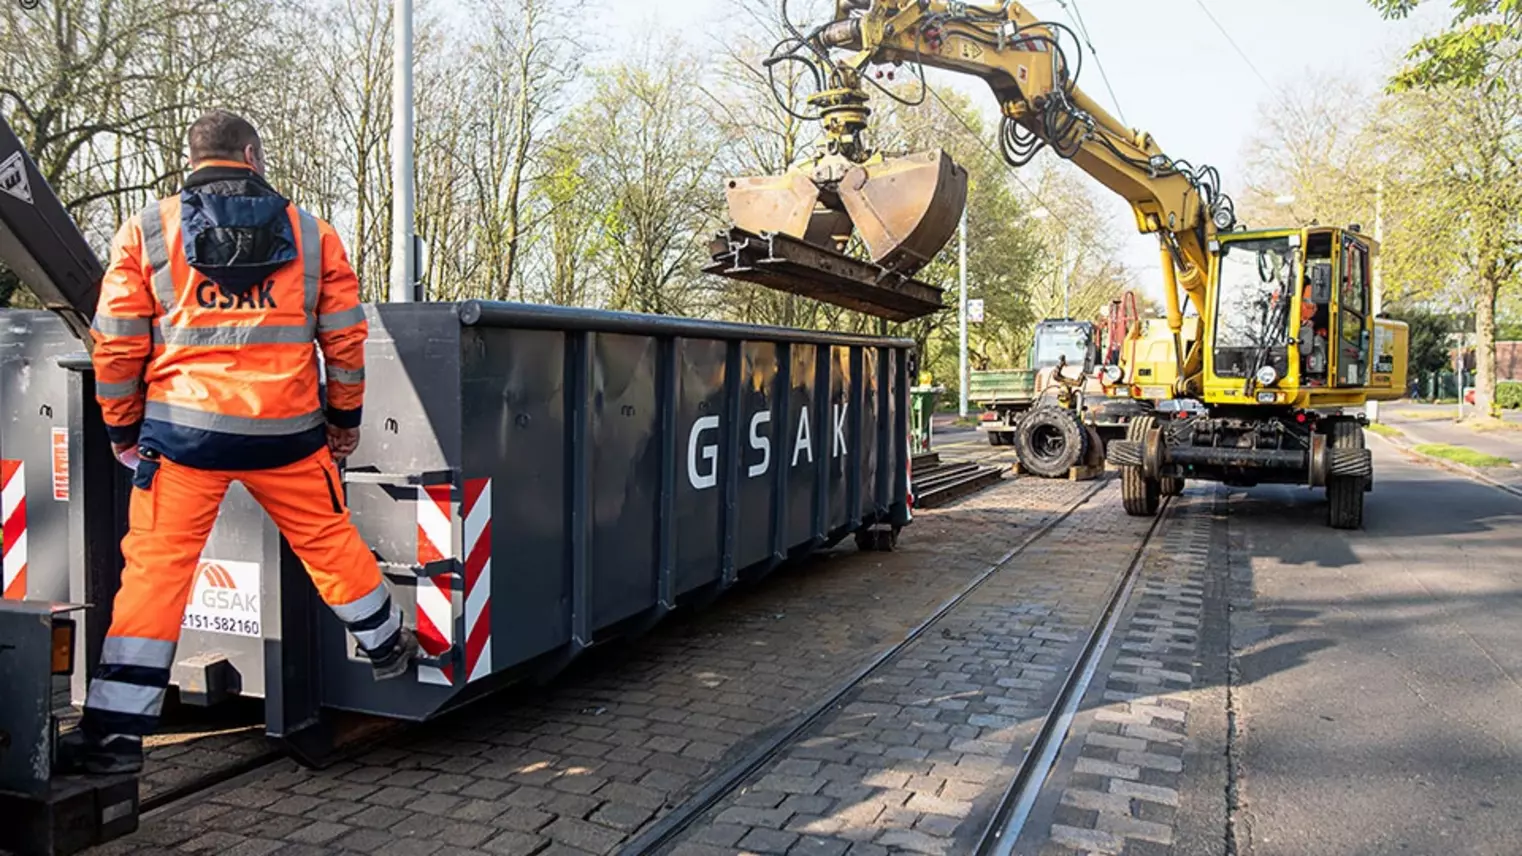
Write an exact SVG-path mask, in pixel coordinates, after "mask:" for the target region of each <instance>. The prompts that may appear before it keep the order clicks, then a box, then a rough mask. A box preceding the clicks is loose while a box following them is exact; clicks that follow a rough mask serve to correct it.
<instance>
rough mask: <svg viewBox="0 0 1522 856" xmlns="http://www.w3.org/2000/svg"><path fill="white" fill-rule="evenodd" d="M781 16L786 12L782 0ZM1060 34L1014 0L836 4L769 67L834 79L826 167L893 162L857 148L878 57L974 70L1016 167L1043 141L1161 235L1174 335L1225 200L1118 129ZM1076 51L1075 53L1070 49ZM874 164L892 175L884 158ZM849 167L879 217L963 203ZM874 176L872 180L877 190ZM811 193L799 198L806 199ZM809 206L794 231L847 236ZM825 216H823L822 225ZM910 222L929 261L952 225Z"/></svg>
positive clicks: (924, 217) (817, 103)
mask: <svg viewBox="0 0 1522 856" xmlns="http://www.w3.org/2000/svg"><path fill="white" fill-rule="evenodd" d="M783 12H784V16H785V14H786V8H785V6H784V10H783ZM788 26H790V27H791V24H789V25H788ZM1065 32H1067V28H1066V27H1065V26H1063V25H1061V24H1058V23H1055V22H1050V21H1042V20H1040V19H1038V18H1037V17H1036V16H1035V15H1033V14H1031V13H1030V11H1029V10H1027V9H1026V8H1025V7H1024V6H1022V5H1020V4H1019V3H1015V2H1008V3H1003V4H1001V5H993V6H980V5H975V4H969V3H959V2H948V0H837V5H836V12H835V16H834V19H833V20H832V21H830V22H828V23H826V24H824V25H822V26H820V27H817V28H815V29H814V30H812V31H811V32H809V33H802V32H797V31H795V33H794V36H795V37H794V38H793V39H790V40H785V41H784V42H783V43H782V44H781V45H779V48H781V49H782V50H781V51H780V52H774V53H773V55H772V57H770V58H769V59H768V60H767V63H768V64H769V65H774V64H776V63H779V62H782V61H794V62H801V63H804V64H806V65H809V66H810V67H811V68H812V69H813V71H814V75H815V77H816V79H819V80H821V81H828V84H827V86H826V88H824V89H822V90H821V91H820V92H817V93H815V94H814V95H813V96H811V97H810V98H809V104H810V105H811V106H813V107H814V108H815V109H816V110H817V112H818V116H817V118H819V120H820V121H821V123H822V125H823V128H824V132H825V135H824V143H823V144H822V146H821V155H820V156H818V157H817V158H816V162H820V163H823V162H828V161H830V160H831V159H835V160H848V161H849V160H853V159H854V160H856V161H866V160H867V159H868V158H875V159H876V160H877V162H878V163H880V164H885V165H892V164H894V163H896V162H897V161H896V160H895V159H890V158H884V157H882V155H880V154H878V153H875V152H871V151H870V150H869V149H867V148H866V146H865V144H864V143H863V137H864V132H865V130H866V128H867V126H868V116H869V113H870V110H869V108H868V107H867V104H868V101H869V97H868V91H867V89H868V87H869V86H872V87H876V88H878V89H880V90H881V93H882V94H883V95H884V96H892V94H893V93H890V92H888V90H886V89H883V88H882V87H881V85H880V84H877V83H876V78H877V76H879V75H880V74H881V70H882V67H883V66H888V65H894V66H899V65H904V64H909V65H911V66H914V67H925V66H928V67H932V68H939V69H944V70H948V71H954V72H958V73H962V74H969V75H973V76H975V77H978V78H981V79H982V80H983V81H984V82H985V83H986V84H987V85H988V87H989V89H990V90H991V91H992V92H993V94H994V96H995V97H996V98H997V99H998V102H999V108H1000V113H1001V116H1002V121H1001V127H1000V130H999V142H1000V148H1001V149H1002V152H1003V154H1004V157H1005V159H1006V160H1007V161H1009V162H1010V164H1011V165H1014V166H1023V165H1024V164H1026V163H1028V162H1029V161H1030V160H1031V158H1033V157H1034V156H1035V155H1036V153H1037V152H1039V151H1040V150H1041V149H1043V148H1050V149H1051V150H1052V151H1054V152H1055V153H1056V154H1057V155H1058V156H1060V157H1063V158H1065V159H1068V160H1071V161H1072V162H1073V163H1074V164H1076V165H1077V166H1078V167H1079V168H1080V169H1082V170H1084V171H1085V172H1086V173H1088V174H1089V175H1091V176H1093V177H1094V178H1095V179H1096V180H1097V181H1099V182H1100V183H1101V184H1103V185H1104V186H1105V187H1107V188H1109V189H1110V190H1112V191H1114V192H1115V193H1116V194H1118V195H1119V196H1121V197H1122V198H1123V199H1125V200H1126V201H1127V203H1129V204H1130V206H1131V210H1132V212H1133V214H1134V215H1135V219H1136V227H1137V229H1138V230H1140V231H1141V232H1143V233H1150V234H1156V235H1158V237H1159V245H1160V252H1161V258H1162V269H1163V275H1164V280H1165V281H1164V286H1165V287H1164V292H1165V298H1166V301H1167V313H1168V322H1169V327H1170V329H1171V330H1172V331H1173V332H1174V333H1175V335H1177V334H1178V333H1179V331H1180V330H1181V329H1182V324H1183V305H1182V301H1181V294H1180V293H1181V292H1182V295H1183V297H1185V298H1187V299H1188V300H1190V301H1192V302H1194V304H1195V308H1196V310H1197V311H1199V312H1201V314H1203V312H1204V300H1205V284H1206V279H1207V275H1208V270H1209V260H1208V254H1207V248H1208V246H1209V241H1210V238H1211V236H1212V234H1213V233H1214V232H1215V231H1216V230H1226V229H1230V228H1231V227H1232V226H1233V225H1234V224H1235V214H1234V212H1233V209H1232V205H1231V200H1230V199H1229V198H1228V197H1226V196H1225V195H1224V194H1222V193H1221V192H1220V190H1219V179H1218V178H1217V177H1216V174H1215V171H1214V170H1213V169H1210V168H1208V167H1205V168H1201V169H1195V168H1194V167H1192V166H1191V165H1190V164H1188V163H1186V162H1183V161H1179V160H1175V159H1173V158H1171V157H1169V156H1168V155H1167V154H1166V153H1165V152H1164V151H1163V150H1162V148H1161V147H1160V146H1159V145H1158V144H1157V142H1156V141H1155V140H1153V138H1152V137H1151V135H1149V134H1147V133H1145V132H1142V131H1136V130H1133V129H1128V128H1126V127H1125V126H1124V125H1123V124H1122V123H1121V122H1120V121H1118V120H1117V119H1116V118H1115V117H1113V116H1111V115H1110V114H1109V113H1108V112H1107V111H1105V110H1104V109H1103V108H1102V107H1100V106H1099V105H1098V104H1096V103H1095V102H1094V101H1093V99H1091V98H1089V97H1088V96H1087V95H1086V94H1084V92H1083V91H1082V90H1081V89H1079V88H1078V86H1077V85H1076V84H1077V77H1078V71H1079V68H1078V67H1077V65H1076V64H1075V63H1072V62H1070V58H1069V53H1068V48H1067V47H1065V46H1064V43H1063V42H1064V40H1063V38H1062V36H1063V34H1064V33H1065ZM1071 41H1076V40H1070V43H1071ZM842 52H844V55H841V54H842ZM1072 56H1073V57H1074V58H1075V59H1081V57H1080V56H1079V54H1078V53H1077V51H1076V50H1074V51H1073V54H1072ZM874 67H877V70H878V74H876V75H874V73H873V68H874ZM921 80H922V81H923V78H921ZM922 85H923V83H922ZM937 154H939V153H937ZM915 157H918V158H919V159H920V160H921V161H922V162H926V163H929V162H930V161H931V160H933V159H932V158H927V157H926V156H925V154H924V153H921V154H920V155H911V156H910V157H909V158H905V159H902V160H910V159H912V158H915ZM878 170H879V171H880V172H891V171H890V170H888V169H885V168H884V167H882V166H879V167H878ZM924 172H925V173H927V174H928V172H929V170H928V169H926V170H924ZM943 172H944V170H943ZM856 175H857V177H858V179H860V178H862V177H864V178H866V179H867V181H866V187H865V188H858V187H852V188H851V190H850V192H853V193H857V194H860V195H870V196H871V197H872V198H873V199H874V200H875V205H874V206H873V211H874V214H876V215H877V218H876V219H878V220H882V219H889V220H892V219H895V218H893V217H891V216H889V217H883V216H882V212H885V211H892V210H894V209H899V210H902V211H904V212H907V214H904V215H901V216H898V217H897V218H896V219H897V220H899V221H908V222H923V223H936V224H945V223H949V222H953V221H955V220H956V218H957V216H958V215H960V213H961V208H962V206H963V205H964V204H965V187H963V188H958V191H959V192H945V190H944V188H943V187H942V186H939V185H937V184H936V183H935V182H933V181H921V182H917V183H909V182H904V181H897V182H894V181H892V180H891V179H885V180H881V181H879V180H878V179H877V177H876V175H874V174H873V173H872V168H871V167H868V168H867V169H866V170H858V172H857V173H856ZM810 177H811V178H812V179H813V184H814V185H815V186H817V187H819V188H820V189H821V190H822V191H824V192H826V193H828V192H829V191H830V190H833V189H834V188H833V187H832V186H831V185H829V183H828V181H827V180H821V177H824V178H826V179H827V178H828V171H827V170H824V171H821V170H819V169H817V168H816V169H815V170H814V172H813V174H812V175H811V176H810ZM800 178H801V177H800V176H799V175H797V174H796V173H794V174H792V175H791V176H790V178H789V180H790V181H792V182H793V183H794V186H795V187H796V186H798V182H799V181H800ZM761 181H765V179H762V180H761ZM874 182H877V183H878V184H879V185H880V186H879V187H873V186H872V185H873V183H874ZM805 196H806V191H805ZM792 198H793V199H795V200H796V199H797V198H798V196H797V194H796V193H794V195H793V196H792ZM730 201H731V211H732V212H737V209H738V208H741V207H743V205H741V206H737V205H736V201H737V200H736V197H735V196H734V195H733V193H732V195H731V200H730ZM740 201H741V202H744V201H746V200H740ZM813 201H814V200H813V199H812V198H807V197H806V198H805V202H806V203H812V202H813ZM846 207H847V208H849V207H850V206H846ZM807 208H808V205H807V204H805V205H798V204H795V205H793V206H792V208H791V210H792V212H793V215H794V217H795V220H794V223H793V225H792V227H791V230H790V231H789V234H794V235H796V236H797V237H799V238H804V239H805V240H807V239H808V237H807V236H806V233H807V231H808V230H807V229H806V228H805V226H806V225H807V224H809V223H810V222H811V223H812V224H813V225H814V227H815V229H814V231H815V233H816V234H817V233H819V232H820V231H828V232H829V233H831V234H832V235H835V236H837V237H838V236H839V235H840V234H841V232H842V226H843V224H844V222H845V221H844V219H843V218H842V212H840V211H839V210H838V209H837V210H831V209H829V207H828V206H827V205H818V206H816V207H815V208H814V218H813V220H812V221H810V220H809V218H808V217H806V216H803V215H804V214H805V211H806V210H807ZM846 213H848V214H854V213H855V212H854V211H848V212H846ZM741 219H744V220H745V222H746V225H747V228H749V229H751V230H753V231H774V229H771V228H768V227H770V226H774V225H777V223H776V222H775V221H773V222H767V221H766V219H765V217H760V218H758V217H755V216H750V217H737V222H738V221H740V220H741ZM826 219H828V222H829V225H828V227H827V228H824V229H821V228H820V227H821V224H822V223H823V222H824V221H825V220H826ZM873 228H875V224H872V225H869V226H868V228H867V229H863V230H862V231H863V237H864V238H866V239H868V240H867V243H868V245H869V246H870V247H871V248H872V250H873V256H874V260H876V259H879V258H892V257H893V256H892V248H891V247H885V246H884V244H883V242H882V240H881V239H879V241H878V243H877V244H875V245H874V244H873V242H872V241H871V240H870V238H871V235H869V234H868V231H869V230H870V229H873ZM784 231H788V230H787V229H784ZM847 231H848V230H847ZM905 231H907V232H908V233H909V234H912V235H914V236H915V237H917V238H920V239H921V240H920V241H919V245H918V246H917V247H916V252H915V257H916V258H919V259H928V257H930V256H933V255H934V253H935V252H936V251H938V250H939V249H940V247H941V246H944V243H945V241H946V240H948V239H949V237H950V234H951V232H950V230H949V229H923V230H921V231H920V233H918V234H916V233H915V232H914V231H913V230H905ZM934 238H939V239H940V242H941V243H940V244H937V245H935V246H934V247H927V240H928V239H934ZM1178 344H1179V345H1180V347H1179V348H1178V350H1177V353H1178V354H1179V360H1180V367H1179V368H1180V370H1181V371H1180V376H1181V377H1184V376H1187V375H1193V374H1197V373H1198V371H1199V362H1200V354H1199V352H1198V348H1197V347H1196V348H1195V349H1194V350H1193V352H1191V353H1189V354H1186V353H1185V352H1184V349H1183V347H1182V342H1181V341H1180V342H1179V343H1178Z"/></svg>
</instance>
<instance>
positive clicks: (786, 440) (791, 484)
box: [779, 344, 829, 549]
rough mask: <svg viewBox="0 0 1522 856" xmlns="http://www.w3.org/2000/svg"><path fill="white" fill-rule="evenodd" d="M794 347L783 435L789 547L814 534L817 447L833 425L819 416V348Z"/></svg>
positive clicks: (782, 462) (802, 542)
mask: <svg viewBox="0 0 1522 856" xmlns="http://www.w3.org/2000/svg"><path fill="white" fill-rule="evenodd" d="M791 350H792V364H791V381H792V385H791V387H790V391H789V394H788V417H787V433H786V434H784V435H783V443H782V448H783V460H782V461H780V462H779V464H780V465H784V466H786V467H787V468H788V469H787V473H788V478H787V547H788V548H789V549H791V548H793V547H796V546H798V545H800V544H806V543H808V542H809V540H810V539H811V538H813V537H814V509H815V502H816V499H817V497H816V494H817V492H818V491H817V486H818V483H819V480H818V478H817V475H816V473H817V472H818V470H819V467H818V465H817V463H816V460H817V457H818V455H817V453H816V451H815V449H816V448H817V444H818V442H819V441H818V437H819V434H820V431H821V430H826V431H827V430H829V426H828V425H826V424H824V422H823V421H822V420H821V419H820V418H819V415H820V414H819V405H818V403H817V402H816V400H815V395H814V392H815V388H816V382H815V381H816V377H817V375H818V372H817V371H816V370H815V368H816V366H817V365H818V354H819V348H817V347H815V346H813V345H802V344H795V345H793V346H792V348H791Z"/></svg>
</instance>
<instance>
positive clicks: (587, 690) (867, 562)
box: [90, 478, 1114, 856]
mask: <svg viewBox="0 0 1522 856" xmlns="http://www.w3.org/2000/svg"><path fill="white" fill-rule="evenodd" d="M1091 488H1092V485H1091V484H1084V483H1071V482H1060V481H1043V480H1039V479H1013V478H1008V479H1006V480H1005V482H1003V483H1002V484H1000V485H998V486H995V487H993V488H990V489H989V490H987V491H985V492H983V493H980V494H977V495H975V496H972V497H968V498H967V499H964V500H962V501H961V502H960V503H958V504H955V505H953V506H950V507H948V508H945V509H937V510H935V511H927V512H921V513H920V514H919V515H917V519H916V521H915V523H914V524H913V526H911V527H910V528H909V529H906V530H905V532H904V534H903V536H902V537H901V538H900V542H899V550H898V551H897V552H895V553H892V554H881V553H873V554H857V553H855V551H854V550H853V549H850V548H842V549H840V550H838V551H836V552H835V553H833V554H831V555H829V556H826V557H824V558H821V559H819V560H817V561H812V562H809V563H807V564H805V565H803V566H800V567H798V568H796V569H793V570H790V571H785V572H780V573H778V574H776V575H774V576H773V577H772V578H771V579H769V580H767V581H765V582H763V583H761V584H760V585H758V586H756V587H754V588H752V589H751V590H749V591H746V592H735V593H732V594H731V595H730V596H728V597H726V598H725V599H723V600H721V601H719V602H718V603H716V604H715V605H714V606H713V607H712V608H711V609H709V610H707V611H706V612H704V613H700V614H698V615H696V616H693V617H691V618H689V619H686V620H678V621H675V622H673V623H669V624H667V625H666V626H664V627H663V628H660V629H658V630H656V631H655V632H654V633H652V634H651V635H650V636H648V637H646V638H645V639H644V640H643V641H641V642H639V643H636V644H633V645H629V646H625V648H626V650H624V651H623V652H621V656H620V658H619V659H618V660H617V661H613V662H610V661H609V659H610V658H603V659H604V662H602V663H600V664H597V665H595V666H588V667H585V668H582V669H580V670H579V671H578V673H577V674H574V675H566V676H563V677H562V678H560V679H558V680H557V681H556V682H555V683H554V684H553V685H552V686H551V687H549V688H547V689H544V690H538V691H520V692H516V693H514V692H509V693H504V694H500V695H498V696H493V697H490V698H488V699H484V700H483V701H482V702H480V703H478V704H476V705H473V706H472V707H471V708H468V709H467V710H465V711H462V712H460V713H458V714H454V715H451V716H449V717H446V718H445V719H443V720H441V721H438V722H434V723H430V724H426V725H423V726H421V727H418V728H416V729H414V730H412V731H411V732H409V733H408V734H407V735H405V736H403V737H401V738H398V739H394V740H391V741H389V742H388V743H386V744H384V745H383V746H381V747H380V748H377V749H375V750H372V751H369V752H367V753H366V754H364V755H362V756H360V757H358V758H357V759H356V760H354V761H352V762H344V763H341V764H338V765H335V766H334V767H331V768H329V769H327V770H324V771H319V772H313V771H308V770H304V769H301V768H298V767H296V765H295V764H293V763H290V762H281V763H280V764H278V765H275V766H273V767H270V768H265V769H263V770H261V771H259V772H258V773H257V774H251V775H250V776H245V777H242V778H240V779H237V780H234V782H232V783H229V785H228V786H225V787H223V788H219V789H216V790H215V791H214V792H212V793H210V794H208V795H206V796H205V797H204V798H201V799H196V800H186V801H183V802H179V803H176V804H174V805H171V806H169V807H168V808H166V809H164V810H163V811H161V812H159V813H156V814H155V816H153V817H150V818H148V819H147V820H145V821H144V824H143V828H142V829H141V830H140V831H139V832H138V833H137V834H135V835H133V836H129V837H128V838H126V839H123V840H121V841H118V842H113V843H111V844H108V845H105V846H103V847H99V848H96V849H95V850H93V851H90V852H92V853H94V854H98V855H99V856H107V854H128V853H131V854H145V856H154V854H163V853H199V852H208V851H216V852H217V853H218V854H219V856H266V854H274V853H279V854H280V856H306V854H318V853H338V852H356V853H364V854H367V856H406V855H407V854H416V856H456V854H464V853H476V854H497V856H519V854H522V856H527V855H528V854H537V856H575V854H584V853H608V852H611V851H612V850H614V849H615V848H616V847H617V846H618V845H619V844H620V843H621V842H623V841H625V840H626V839H627V838H629V837H630V836H631V835H633V834H634V833H635V832H636V831H637V830H639V829H640V828H641V827H643V826H644V825H645V824H647V823H649V822H651V821H653V820H654V819H655V818H657V817H659V816H660V815H661V814H663V813H664V812H665V811H666V810H667V809H668V808H669V807H670V806H672V805H675V804H678V803H679V802H680V801H681V800H682V799H683V798H685V797H686V796H687V795H688V794H690V793H691V792H692V791H693V790H695V789H696V788H697V787H698V786H700V785H701V783H702V782H703V781H704V779H705V777H706V776H708V775H711V774H712V773H713V772H714V771H715V770H717V769H720V768H722V767H723V766H724V765H725V764H726V762H727V761H729V760H731V759H733V758H734V757H736V756H738V755H741V754H743V753H744V752H745V751H746V750H747V748H748V747H749V746H750V745H753V743H754V741H755V738H756V736H757V735H758V734H759V733H760V732H762V731H763V730H765V729H766V728H767V727H768V726H770V725H771V724H773V723H775V722H777V721H778V720H779V719H781V718H784V717H787V716H790V715H792V714H793V713H795V712H797V711H798V710H801V709H804V708H806V707H807V706H808V705H809V703H810V701H811V700H812V699H814V698H816V697H817V696H818V694H819V693H821V692H822V691H824V690H825V689H826V688H828V687H829V686H832V685H833V684H835V683H837V682H838V681H840V680H842V679H843V678H844V677H845V676H846V675H848V674H849V673H850V672H851V671H852V670H853V669H855V668H857V667H858V666H859V664H860V663H862V662H864V661H865V660H867V659H869V658H870V657H871V656H872V655H873V654H875V653H876V652H877V651H879V650H881V649H882V648H883V647H885V646H887V645H890V644H892V643H894V642H896V641H898V640H899V639H901V638H903V635H904V634H905V633H906V632H907V631H908V630H909V629H910V628H911V627H913V626H914V625H915V624H916V623H918V622H919V621H921V620H922V619H923V618H924V616H925V615H927V614H929V613H930V612H931V611H932V610H933V609H934V608H935V607H936V606H937V605H939V604H940V603H941V602H943V601H944V600H945V599H946V598H947V597H949V596H950V595H951V594H952V593H954V592H956V591H957V590H959V589H960V588H961V587H962V586H964V585H965V584H966V583H967V582H968V581H969V580H970V579H972V578H973V577H974V576H976V575H977V574H979V573H981V572H982V571H983V570H985V569H986V568H987V567H988V565H989V564H990V563H991V562H993V561H995V560H997V559H998V558H999V557H1000V556H1001V555H1003V554H1004V553H1005V552H1007V551H1008V550H1009V548H1010V547H1011V546H1012V545H1013V544H1015V543H1017V542H1018V541H1019V540H1020V539H1021V538H1022V537H1024V535H1025V534H1026V533H1027V532H1029V531H1031V530H1033V529H1034V528H1036V527H1038V526H1039V525H1041V523H1042V522H1043V521H1045V520H1047V519H1049V518H1051V517H1052V516H1053V515H1055V514H1058V513H1061V512H1062V511H1064V510H1066V509H1067V508H1069V507H1070V506H1071V505H1072V504H1073V503H1074V502H1075V501H1076V500H1077V499H1078V498H1079V497H1081V496H1082V495H1084V494H1085V493H1086V492H1088V491H1089V490H1090V489H1091ZM1106 493H1114V490H1113V488H1112V489H1107V490H1106ZM1043 543H1044V542H1043ZM946 644H947V645H948V646H955V647H960V646H959V645H957V644H956V643H953V642H952V641H951V640H947V641H946ZM1060 644H1061V643H1057V642H1053V645H1054V646H1060ZM1033 653H1035V652H1033ZM1039 656H1040V658H1041V659H1039V660H1038V661H1037V662H1036V663H1033V664H1032V665H1031V666H1030V668H1031V669H1034V670H1038V671H1039V670H1041V668H1042V666H1044V665H1046V666H1049V664H1051V663H1053V662H1055V661H1056V654H1055V653H1054V652H1041V653H1040V654H1039ZM943 689H944V688H942V690H943ZM942 690H937V692H938V693H940V692H942ZM948 701H954V699H948ZM1001 706H1002V707H1006V708H1009V710H1008V711H1007V712H1005V713H1003V714H1001V713H999V712H998V710H997V708H998V707H1001ZM1013 710H1014V708H1012V707H1010V706H1009V705H995V706H994V708H993V709H991V710H990V712H989V714H988V715H989V716H1000V715H1005V716H1008V715H1011V714H1012V713H1013ZM991 721H992V720H991ZM977 763H978V762H977V761H975V760H974V761H969V762H968V764H969V769H970V768H971V766H973V765H976V764H977ZM151 774H152V771H151V770H150V775H151ZM758 834H761V833H758Z"/></svg>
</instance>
